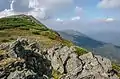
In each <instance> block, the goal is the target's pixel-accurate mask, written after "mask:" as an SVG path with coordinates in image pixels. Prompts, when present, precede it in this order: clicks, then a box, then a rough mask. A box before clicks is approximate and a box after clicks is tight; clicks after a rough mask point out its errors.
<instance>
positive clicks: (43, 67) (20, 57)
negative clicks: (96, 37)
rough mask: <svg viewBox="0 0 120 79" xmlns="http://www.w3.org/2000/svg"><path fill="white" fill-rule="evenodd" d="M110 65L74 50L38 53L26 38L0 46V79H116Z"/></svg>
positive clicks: (59, 47)
mask: <svg viewBox="0 0 120 79" xmlns="http://www.w3.org/2000/svg"><path fill="white" fill-rule="evenodd" d="M116 74H117V72H116V71H115V70H113V69H112V65H111V61H110V60H109V59H106V58H103V57H101V56H96V55H93V54H92V53H91V52H89V53H87V54H84V55H78V54H77V53H76V52H75V49H74V47H73V46H72V47H67V46H65V45H56V46H54V47H52V48H50V49H41V47H40V44H39V43H37V42H36V41H31V40H28V39H26V38H18V39H17V40H16V41H15V42H12V43H3V44H1V45H0V79H119V78H118V77H117V75H116Z"/></svg>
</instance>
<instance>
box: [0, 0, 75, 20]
mask: <svg viewBox="0 0 120 79" xmlns="http://www.w3.org/2000/svg"><path fill="white" fill-rule="evenodd" d="M73 3H74V2H73V0H12V1H11V4H10V9H6V10H4V11H2V12H0V16H1V17H3V16H9V15H14V14H17V13H20V12H21V11H20V12H19V10H17V8H19V9H25V10H27V9H30V11H25V12H23V13H26V14H29V15H33V16H34V17H36V18H38V19H46V18H48V17H50V16H52V15H54V14H55V12H57V11H61V12H62V10H64V9H67V8H69V6H71V5H73ZM18 6H19V7H18ZM23 6H25V8H24V7H23ZM26 6H27V8H26Z"/></svg>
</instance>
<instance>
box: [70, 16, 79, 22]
mask: <svg viewBox="0 0 120 79" xmlns="http://www.w3.org/2000/svg"><path fill="white" fill-rule="evenodd" d="M71 20H73V21H74V20H80V16H76V17H72V18H71Z"/></svg>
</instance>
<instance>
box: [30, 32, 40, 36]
mask: <svg viewBox="0 0 120 79" xmlns="http://www.w3.org/2000/svg"><path fill="white" fill-rule="evenodd" d="M32 34H34V35H40V33H39V32H38V31H33V32H32Z"/></svg>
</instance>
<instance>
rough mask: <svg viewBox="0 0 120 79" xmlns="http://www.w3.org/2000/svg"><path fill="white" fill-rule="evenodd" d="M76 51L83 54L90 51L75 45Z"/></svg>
mask: <svg viewBox="0 0 120 79" xmlns="http://www.w3.org/2000/svg"><path fill="white" fill-rule="evenodd" d="M75 53H77V54H78V55H83V54H86V53H88V51H87V50H86V49H84V48H81V47H75Z"/></svg>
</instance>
